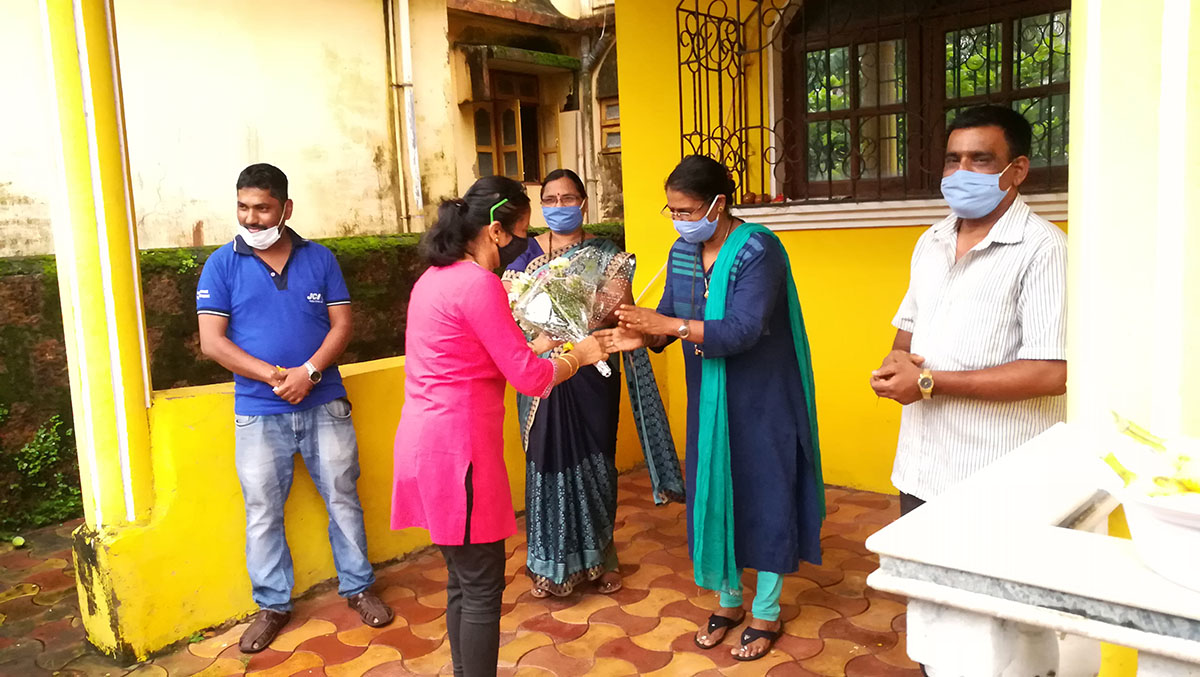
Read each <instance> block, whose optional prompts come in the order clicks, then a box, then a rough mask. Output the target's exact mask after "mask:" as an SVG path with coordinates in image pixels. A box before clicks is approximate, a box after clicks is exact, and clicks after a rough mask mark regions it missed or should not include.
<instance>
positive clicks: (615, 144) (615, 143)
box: [604, 132, 621, 150]
mask: <svg viewBox="0 0 1200 677" xmlns="http://www.w3.org/2000/svg"><path fill="white" fill-rule="evenodd" d="M604 147H605V148H606V149H608V150H612V149H614V148H620V147H621V132H605V133H604Z"/></svg>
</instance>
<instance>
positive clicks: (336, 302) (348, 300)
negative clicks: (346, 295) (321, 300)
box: [325, 299, 350, 306]
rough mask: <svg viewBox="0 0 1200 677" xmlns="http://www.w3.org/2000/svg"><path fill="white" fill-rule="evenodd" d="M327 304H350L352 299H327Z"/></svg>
mask: <svg viewBox="0 0 1200 677" xmlns="http://www.w3.org/2000/svg"><path fill="white" fill-rule="evenodd" d="M325 305H326V306H348V305H350V299H342V300H341V301H326V302H325Z"/></svg>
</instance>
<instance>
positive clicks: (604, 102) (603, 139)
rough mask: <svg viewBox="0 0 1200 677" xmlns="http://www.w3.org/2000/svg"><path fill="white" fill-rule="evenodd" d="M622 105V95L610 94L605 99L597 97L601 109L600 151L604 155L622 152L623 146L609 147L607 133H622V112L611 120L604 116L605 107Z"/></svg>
mask: <svg viewBox="0 0 1200 677" xmlns="http://www.w3.org/2000/svg"><path fill="white" fill-rule="evenodd" d="M614 103H615V104H617V106H620V105H621V97H619V96H610V97H606V98H603V99H597V100H596V105H597V107H599V109H600V153H601V154H604V155H617V154H619V153H620V152H621V146H620V145H618V146H617V147H616V148H609V147H608V143H607V135H608V134H609V133H612V132H616V133H617V134H620V133H621V114H620V113H619V112H618V113H617V117H616V118H614V119H612V120H609V119H607V118H605V117H604V109H605V108H606V107H608V106H609V105H610V104H614Z"/></svg>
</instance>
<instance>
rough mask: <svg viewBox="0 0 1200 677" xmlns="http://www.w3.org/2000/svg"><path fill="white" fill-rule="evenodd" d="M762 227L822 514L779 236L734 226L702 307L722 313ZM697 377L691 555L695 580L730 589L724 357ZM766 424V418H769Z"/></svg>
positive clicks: (803, 367) (798, 339)
mask: <svg viewBox="0 0 1200 677" xmlns="http://www.w3.org/2000/svg"><path fill="white" fill-rule="evenodd" d="M756 233H762V234H763V235H765V236H768V237H769V238H770V239H772V240H774V241H775V244H776V245H777V246H778V247H779V249H780V251H781V252H782V253H783V262H784V268H785V271H786V274H785V277H786V278H787V302H788V315H789V318H790V320H791V327H792V339H793V341H794V342H795V345H796V362H797V363H798V364H799V366H800V376H801V382H802V383H803V385H804V404H805V408H806V409H807V410H808V421H809V429H810V431H811V434H812V439H811V440H809V441H808V444H809V445H811V451H812V453H811V454H809V455H807V456H808V457H809V459H808V460H809V461H810V462H811V463H812V465H813V477H814V478H815V480H816V481H815V486H813V487H810V488H809V490H812V491H816V492H817V495H818V496H819V497H820V505H821V517H822V519H823V518H824V517H825V490H824V482H823V480H822V477H821V451H820V441H819V439H818V435H817V406H816V398H815V396H814V384H813V374H812V357H811V354H810V352H809V348H808V334H807V333H806V332H805V331H804V317H803V315H802V314H801V312H800V299H799V297H798V296H797V294H796V281H795V280H794V279H792V267H791V263H790V262H789V261H788V255H787V251H786V250H785V249H784V248H783V243H781V242H780V241H779V238H778V236H776V235H775V234H774V233H772V232H771V231H770V230H769V229H767V228H766V227H764V226H761V225H758V224H755V223H746V224H743V225H741V226H739V227H738V228H735V229H734V230H733V232H732V233H730V235H729V238H728V240H726V242H725V244H724V245H723V246H722V247H721V252H720V254H718V255H717V261H716V263H715V264H714V265H713V271H712V280H711V282H710V284H709V288H708V302H707V304H706V306H705V309H704V320H705V321H706V322H707V321H710V320H721V319H724V318H725V305H726V302H727V300H728V297H729V288H730V286H731V285H732V283H733V282H734V274H733V263H734V261H735V260H736V259H737V255H738V252H740V251H741V249H742V247H743V246H744V245H745V244H746V242H747V241H748V240H749V239H750V236H752V235H754V234H756ZM701 369H702V371H701V379H700V406H699V408H698V411H699V412H700V414H699V415H700V421H699V426H698V437H697V440H696V450H697V454H698V456H697V459H696V496H695V499H694V501H693V504H692V519H693V544H692V559H693V565H694V569H695V575H696V584H697V585H699V586H700V587H703V588H707V589H709V590H720V591H725V592H734V591H739V592H740V590H741V568H740V567H738V565H737V559H736V557H735V556H734V547H733V544H734V540H733V477H732V475H731V474H730V461H729V402H728V395H727V392H728V391H727V388H726V373H725V359H724V358H719V357H718V358H708V357H706V358H704V359H703V366H702V367H701ZM768 425H769V424H768Z"/></svg>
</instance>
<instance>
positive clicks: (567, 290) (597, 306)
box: [509, 250, 634, 376]
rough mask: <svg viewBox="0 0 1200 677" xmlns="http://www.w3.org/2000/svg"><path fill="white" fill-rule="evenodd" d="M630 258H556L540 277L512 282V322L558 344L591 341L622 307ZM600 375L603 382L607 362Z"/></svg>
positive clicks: (588, 254)
mask: <svg viewBox="0 0 1200 677" xmlns="http://www.w3.org/2000/svg"><path fill="white" fill-rule="evenodd" d="M633 267H634V260H633V257H632V256H615V257H614V256H609V255H606V254H605V253H603V252H601V251H598V250H587V251H582V252H579V253H578V254H576V255H575V256H572V257H571V258H569V259H567V258H562V257H560V258H557V259H554V260H553V261H551V262H550V263H549V264H547V265H546V267H545V268H543V269H541V270H540V271H539V272H538V274H537V275H536V276H530V275H527V274H524V273H520V274H517V275H515V276H512V277H510V282H511V285H512V286H511V291H510V293H509V299H510V301H511V302H512V310H513V317H515V318H516V319H517V323H518V324H519V325H520V326H521V328H522V329H523V330H525V331H526V332H527V333H537V332H541V333H543V334H545V335H546V336H549V337H550V338H552V339H554V340H556V341H566V342H572V343H574V342H578V341H582V340H583V339H585V338H587V337H588V335H589V334H590V333H591V332H592V331H593V330H594V329H596V328H597V327H600V326H601V325H602V324H603V323H604V320H605V319H606V318H607V317H608V316H609V315H610V314H612V311H613V310H614V309H616V307H617V306H618V305H619V304H620V303H621V300H622V299H624V298H625V296H626V294H627V292H628V291H629V280H630V279H631V278H632V276H633ZM596 369H598V370H599V371H600V373H602V374H604V375H605V376H609V375H611V373H612V370H611V369H609V367H608V364H606V363H605V362H598V363H597V364H596Z"/></svg>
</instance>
